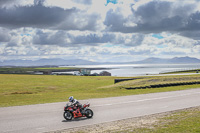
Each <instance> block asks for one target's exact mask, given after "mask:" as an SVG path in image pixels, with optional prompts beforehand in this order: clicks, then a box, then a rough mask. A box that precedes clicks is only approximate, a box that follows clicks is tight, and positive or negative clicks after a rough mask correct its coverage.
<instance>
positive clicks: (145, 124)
mask: <svg viewBox="0 0 200 133" xmlns="http://www.w3.org/2000/svg"><path fill="white" fill-rule="evenodd" d="M187 110H188V111H191V110H198V111H200V106H199V107H193V108H188V109H182V110H176V111H171V112H165V113H159V114H153V115H148V116H142V117H137V118H129V119H124V120H119V121H113V122H106V123H101V124H95V125H89V126H83V127H76V128H70V129H65V130H61V131H54V132H49V133H88V132H89V133H114V132H124V131H134V129H137V128H148V129H151V128H154V126H155V125H156V124H158V123H160V120H161V119H162V118H164V117H169V116H172V115H174V114H175V113H178V112H181V111H187ZM164 122H167V121H164Z"/></svg>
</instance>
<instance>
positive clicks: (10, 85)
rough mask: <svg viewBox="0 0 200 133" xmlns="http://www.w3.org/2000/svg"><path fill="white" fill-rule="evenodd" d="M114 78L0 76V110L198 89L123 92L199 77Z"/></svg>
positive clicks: (177, 88)
mask: <svg viewBox="0 0 200 133" xmlns="http://www.w3.org/2000/svg"><path fill="white" fill-rule="evenodd" d="M114 79H115V77H101V76H100V77H98V76H94V77H93V76H54V75H11V74H2V75H0V106H1V107H5V106H15V105H27V104H39V103H51V102H61V101H67V98H68V97H69V96H71V95H73V96H74V97H75V98H77V99H90V98H103V97H113V96H124V95H135V94H145V93H154V92H165V91H175V90H184V89H188V88H198V87H200V85H187V86H177V87H164V88H153V89H152V88H151V89H136V90H127V89H125V88H126V87H130V86H142V85H147V84H148V85H149V84H158V83H167V82H182V81H198V80H200V75H193V76H166V77H143V79H137V80H132V81H126V82H121V83H117V84H114Z"/></svg>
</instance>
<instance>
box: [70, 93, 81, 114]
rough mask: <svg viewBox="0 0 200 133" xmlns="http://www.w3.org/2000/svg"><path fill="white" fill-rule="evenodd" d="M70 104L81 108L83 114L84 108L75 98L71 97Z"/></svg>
mask: <svg viewBox="0 0 200 133" xmlns="http://www.w3.org/2000/svg"><path fill="white" fill-rule="evenodd" d="M69 102H71V103H72V105H73V106H77V107H79V108H80V111H81V112H82V108H83V106H82V104H81V103H79V101H78V100H76V99H74V97H73V96H70V97H69Z"/></svg>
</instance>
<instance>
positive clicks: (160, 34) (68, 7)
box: [0, 0, 200, 62]
mask: <svg viewBox="0 0 200 133" xmlns="http://www.w3.org/2000/svg"><path fill="white" fill-rule="evenodd" d="M185 56H190V57H195V58H199V59H200V0H0V61H5V60H17V59H23V60H38V59H41V58H46V59H49V58H61V59H66V60H68V59H84V60H89V61H96V62H127V61H138V60H142V59H146V58H149V57H158V58H173V57H185Z"/></svg>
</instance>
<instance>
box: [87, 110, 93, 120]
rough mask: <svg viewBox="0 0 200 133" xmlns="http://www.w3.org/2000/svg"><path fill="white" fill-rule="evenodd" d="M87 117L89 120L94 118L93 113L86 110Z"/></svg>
mask: <svg viewBox="0 0 200 133" xmlns="http://www.w3.org/2000/svg"><path fill="white" fill-rule="evenodd" d="M85 116H86V117H87V118H92V117H93V111H92V110H91V109H86V111H85Z"/></svg>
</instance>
